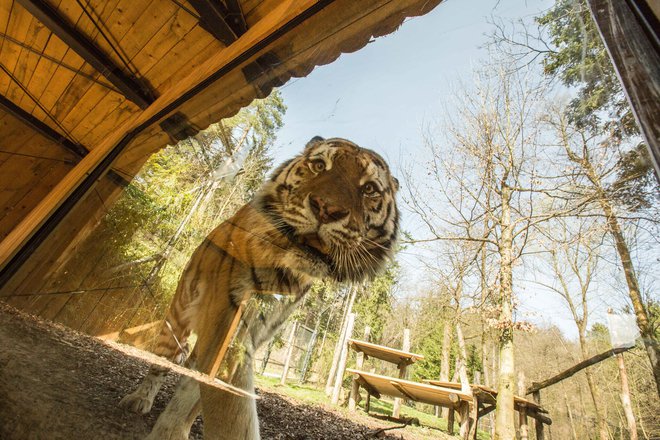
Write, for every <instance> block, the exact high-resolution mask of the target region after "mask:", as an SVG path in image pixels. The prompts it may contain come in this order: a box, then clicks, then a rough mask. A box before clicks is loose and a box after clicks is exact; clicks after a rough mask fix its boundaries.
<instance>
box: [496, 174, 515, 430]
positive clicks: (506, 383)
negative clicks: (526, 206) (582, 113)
mask: <svg viewBox="0 0 660 440" xmlns="http://www.w3.org/2000/svg"><path fill="white" fill-rule="evenodd" d="M510 198H511V188H509V187H508V186H507V185H506V184H505V183H503V184H502V214H501V217H500V226H501V228H502V235H501V237H500V242H499V254H500V297H499V300H500V316H499V327H500V328H499V332H500V335H499V348H500V368H499V376H498V379H499V380H498V387H497V409H496V410H495V439H496V440H514V439H515V438H516V430H515V425H514V423H515V422H514V417H515V411H514V407H513V390H514V388H515V363H514V351H513V304H512V296H513V227H512V225H511V207H510V206H509V203H510Z"/></svg>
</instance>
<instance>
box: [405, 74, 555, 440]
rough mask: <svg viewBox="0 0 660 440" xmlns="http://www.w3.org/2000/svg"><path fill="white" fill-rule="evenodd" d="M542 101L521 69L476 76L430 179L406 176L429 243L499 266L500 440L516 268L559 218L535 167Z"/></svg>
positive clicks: (510, 378)
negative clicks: (464, 245) (460, 247)
mask: <svg viewBox="0 0 660 440" xmlns="http://www.w3.org/2000/svg"><path fill="white" fill-rule="evenodd" d="M542 95H543V90H542V89H540V88H539V87H536V86H534V85H533V84H532V83H530V81H529V80H528V79H527V78H526V77H525V74H524V71H523V70H517V71H513V72H511V73H508V72H506V71H505V69H501V70H500V71H499V72H498V74H497V75H493V76H485V75H481V76H480V77H478V78H477V86H476V87H475V90H465V91H464V92H463V93H462V94H461V98H462V99H461V103H460V105H459V108H460V110H459V114H458V120H457V121H456V120H454V121H452V122H450V123H449V124H448V126H447V128H446V132H448V133H449V135H448V138H449V139H448V140H449V143H450V145H449V148H447V147H446V146H445V147H442V146H441V145H438V143H437V142H436V141H435V140H434V139H433V138H432V137H431V136H429V137H428V138H427V144H428V146H429V149H430V153H431V158H430V160H429V163H428V168H429V176H430V178H431V179H430V180H427V181H423V182H420V181H417V182H413V179H412V178H411V176H408V180H409V187H410V188H411V189H410V193H409V194H408V196H407V197H406V202H407V203H408V206H409V207H410V208H411V210H412V211H413V212H415V213H416V214H417V215H418V216H419V218H420V219H421V220H422V221H423V222H424V223H425V224H426V226H427V227H428V230H429V231H430V237H429V238H428V239H427V241H438V240H450V241H463V242H469V243H473V244H474V245H475V246H476V247H477V249H479V250H481V249H482V248H485V249H487V250H488V252H489V255H490V257H489V258H492V261H493V264H495V265H496V267H497V272H498V279H497V287H496V289H495V298H496V305H495V307H494V310H493V312H494V316H493V319H492V321H491V324H492V326H493V327H494V328H495V329H496V331H497V333H498V345H499V374H498V398H497V410H496V416H495V418H496V422H495V424H496V428H495V438H499V439H511V438H514V437H515V427H514V406H513V394H514V390H515V386H516V380H515V377H516V376H515V362H514V350H513V334H514V329H515V328H516V327H520V326H521V323H517V322H516V321H515V320H514V285H513V279H514V278H513V272H514V266H515V265H516V264H517V262H518V261H519V260H520V258H521V257H522V255H523V252H524V249H525V247H526V245H527V243H528V239H529V237H530V235H531V234H533V233H534V228H535V227H536V226H537V225H538V224H540V223H542V222H544V221H546V220H548V219H550V218H553V217H555V216H557V215H559V214H560V212H559V211H557V210H556V209H555V208H554V201H553V199H552V198H551V197H549V195H550V193H551V192H552V191H553V188H548V186H550V185H549V184H548V182H549V180H548V179H546V177H548V176H544V175H542V173H541V172H540V171H539V169H538V168H537V166H538V159H539V156H538V147H539V137H540V131H539V124H538V122H539V119H538V118H539V114H538V111H539V108H538V103H539V102H540V101H541V100H542ZM543 185H547V186H546V187H544V186H543ZM422 194H423V195H422ZM429 194H435V195H437V196H438V197H437V198H436V199H433V198H431V197H429ZM478 255H479V252H477V253H475V260H476V259H477V258H476V257H477V256H478Z"/></svg>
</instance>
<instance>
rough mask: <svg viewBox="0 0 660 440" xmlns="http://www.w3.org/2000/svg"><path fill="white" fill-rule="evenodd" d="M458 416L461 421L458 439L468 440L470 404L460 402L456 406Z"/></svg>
mask: <svg viewBox="0 0 660 440" xmlns="http://www.w3.org/2000/svg"><path fill="white" fill-rule="evenodd" d="M458 414H459V417H460V419H461V426H460V431H459V432H460V437H461V438H462V439H464V440H468V437H469V435H470V404H469V403H467V402H465V401H463V400H462V401H461V402H460V403H459V406H458Z"/></svg>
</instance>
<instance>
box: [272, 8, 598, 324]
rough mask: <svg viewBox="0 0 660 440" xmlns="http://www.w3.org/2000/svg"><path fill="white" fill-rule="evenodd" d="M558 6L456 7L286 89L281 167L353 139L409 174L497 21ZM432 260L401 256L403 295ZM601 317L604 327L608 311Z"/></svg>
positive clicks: (550, 309) (540, 298)
mask: <svg viewBox="0 0 660 440" xmlns="http://www.w3.org/2000/svg"><path fill="white" fill-rule="evenodd" d="M552 3H553V2H552V1H551V0H527V1H521V0H500V1H495V0H462V1H458V0H447V1H446V2H444V3H442V4H440V5H439V6H438V7H437V8H436V9H435V10H433V11H431V12H430V13H429V14H427V15H425V16H423V17H416V18H412V19H409V20H408V21H407V22H405V23H404V24H403V26H402V27H401V28H400V29H399V30H398V31H396V32H395V33H393V34H390V35H388V36H385V37H381V38H378V39H377V40H376V41H375V42H373V43H371V44H368V45H367V46H366V47H365V48H363V49H362V50H360V51H358V52H356V53H353V54H344V55H342V56H341V57H340V58H339V59H338V60H337V61H335V62H334V63H331V64H329V65H327V66H322V67H318V68H316V69H315V70H314V71H313V72H312V73H311V74H310V75H309V76H307V77H306V78H301V79H295V80H292V81H291V82H289V83H288V84H286V85H285V86H284V87H282V88H281V92H282V94H283V97H284V101H285V103H286V105H287V107H288V110H287V113H286V116H285V118H284V127H283V129H282V130H281V131H280V132H279V134H278V141H277V149H276V152H275V162H276V163H278V162H281V161H283V160H285V159H287V158H289V157H291V156H292V155H294V154H296V153H298V152H300V151H301V150H302V148H303V147H304V145H305V143H306V142H307V141H308V140H309V139H311V138H312V137H313V136H315V135H321V136H324V137H343V138H347V139H350V140H352V141H354V142H356V143H358V144H360V145H362V146H365V147H368V148H372V149H374V150H376V151H378V152H380V153H381V154H382V155H383V156H384V157H385V158H386V159H387V160H388V161H389V162H390V164H391V165H392V167H393V170H394V172H395V174H397V175H399V176H401V174H402V173H401V167H402V166H406V165H409V164H411V163H412V162H413V161H414V159H415V158H416V157H420V156H421V155H422V154H424V151H423V145H422V130H423V127H425V126H427V125H429V124H433V123H434V122H436V121H439V120H441V119H442V117H443V115H444V114H446V113H447V112H451V111H452V107H451V101H450V100H449V97H450V96H451V94H452V90H454V89H455V88H456V86H457V85H458V83H459V82H461V81H462V82H464V83H465V82H466V81H467V82H469V80H470V78H471V77H472V72H473V71H474V69H475V68H476V67H478V65H479V61H480V60H483V59H485V58H487V51H486V49H485V48H483V46H484V44H485V43H486V41H487V36H486V34H487V33H489V32H490V31H491V25H489V23H488V21H489V20H490V18H491V16H493V15H494V16H498V17H503V18H512V19H516V18H527V19H529V18H531V17H533V16H536V15H538V14H539V13H540V12H541V11H543V10H545V9H547V8H549V7H550V6H551V5H552ZM403 211H404V213H403V214H404V215H403V228H404V229H405V230H407V231H410V232H412V233H413V234H415V232H416V231H419V229H420V225H419V223H418V222H416V221H415V220H414V218H412V214H409V213H407V212H406V210H405V208H404V209H403ZM422 252H423V251H421V250H419V249H416V248H415V247H412V248H410V249H408V251H407V252H406V255H402V256H401V257H400V261H401V262H402V265H403V267H404V279H403V284H405V286H406V287H405V288H404V289H403V290H402V292H403V294H405V293H406V292H408V293H411V292H414V291H415V290H416V289H418V288H420V289H421V288H423V285H424V283H425V281H424V279H425V278H426V277H425V275H424V273H423V269H421V268H420V267H421V264H420V263H419V261H418V259H417V258H416V256H415V255H416V254H419V253H422ZM527 287H530V286H527ZM519 293H522V295H521V312H522V313H523V316H524V318H526V319H530V320H532V321H534V322H536V323H553V324H555V325H557V326H558V327H560V329H561V330H562V331H563V332H564V333H565V334H566V335H568V336H571V337H573V336H575V329H574V327H575V324H574V323H573V322H572V320H571V319H570V318H569V317H568V314H567V311H566V309H565V307H564V306H563V304H562V303H561V302H560V301H559V300H558V299H557V298H556V297H555V296H554V295H552V294H550V293H548V292H539V291H538V289H534V288H533V287H532V288H528V289H525V290H524V291H522V289H521V291H520V292H519ZM596 315H597V316H596V319H597V320H603V319H604V315H603V313H602V312H601V313H599V314H598V313H597V314H596ZM592 322H593V321H592Z"/></svg>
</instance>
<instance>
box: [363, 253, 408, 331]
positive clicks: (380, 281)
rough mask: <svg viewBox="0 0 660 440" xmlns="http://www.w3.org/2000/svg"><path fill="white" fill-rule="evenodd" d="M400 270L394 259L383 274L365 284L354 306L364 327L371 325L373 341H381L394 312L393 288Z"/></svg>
mask: <svg viewBox="0 0 660 440" xmlns="http://www.w3.org/2000/svg"><path fill="white" fill-rule="evenodd" d="M399 271H400V267H399V263H397V262H396V260H392V261H391V262H390V263H389V264H388V265H387V267H386V268H385V270H384V271H383V273H382V274H380V275H379V276H377V277H376V278H375V279H374V280H373V281H371V282H370V283H368V284H366V285H365V286H364V289H362V290H361V291H360V293H359V295H358V298H357V300H356V302H355V306H354V307H353V310H354V311H355V313H357V316H358V317H359V319H360V323H361V324H362V328H364V326H367V325H368V326H369V327H371V334H370V340H371V341H372V342H380V340H381V338H382V336H383V329H384V328H385V324H386V323H387V319H388V317H389V316H390V313H391V312H392V300H393V293H392V289H393V287H394V286H395V285H396V283H397V281H398V277H399ZM356 334H357V335H360V334H359V333H356Z"/></svg>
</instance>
